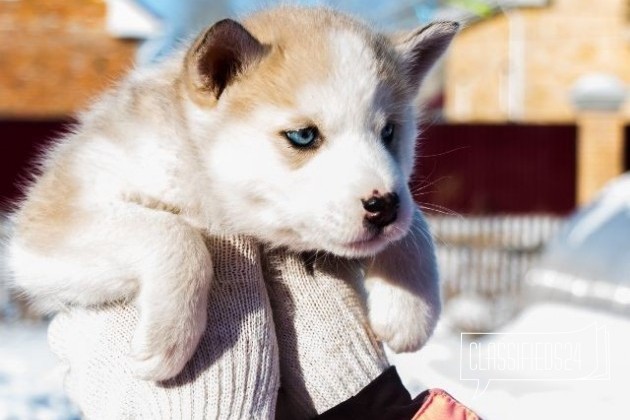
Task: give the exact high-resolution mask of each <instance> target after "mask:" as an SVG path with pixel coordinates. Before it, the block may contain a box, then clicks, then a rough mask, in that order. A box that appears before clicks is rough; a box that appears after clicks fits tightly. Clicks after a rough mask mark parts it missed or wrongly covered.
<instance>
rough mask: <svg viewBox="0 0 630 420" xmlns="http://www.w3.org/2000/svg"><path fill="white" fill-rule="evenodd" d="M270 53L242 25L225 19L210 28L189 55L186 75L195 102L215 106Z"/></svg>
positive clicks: (189, 51) (197, 40) (194, 45)
mask: <svg viewBox="0 0 630 420" xmlns="http://www.w3.org/2000/svg"><path fill="white" fill-rule="evenodd" d="M268 50H269V47H268V46H266V45H264V44H261V43H260V42H259V41H258V40H257V39H256V38H254V36H253V35H252V34H250V33H249V32H248V31H247V29H245V28H244V27H243V26H242V25H241V24H240V23H238V22H236V21H234V20H231V19H225V20H222V21H219V22H217V23H215V24H214V25H212V26H211V27H210V28H208V29H207V30H206V31H205V32H204V33H203V34H201V35H200V36H199V37H198V38H197V39H196V40H195V42H194V43H193V45H192V47H191V48H190V49H189V50H188V53H187V54H186V61H185V72H186V74H185V76H186V82H187V85H188V88H189V90H190V91H191V94H192V96H193V98H194V99H196V100H198V101H200V102H202V103H214V102H216V101H217V100H218V99H219V98H220V97H221V94H222V93H223V91H224V90H225V88H226V87H227V86H228V85H230V84H231V83H232V82H233V81H234V80H235V79H236V78H237V77H238V76H239V75H241V74H243V73H244V72H245V71H246V70H247V69H248V68H250V67H251V66H253V65H254V64H256V63H257V62H258V61H259V60H260V59H261V58H262V57H263V56H264V55H265V54H266V53H267V51H268Z"/></svg>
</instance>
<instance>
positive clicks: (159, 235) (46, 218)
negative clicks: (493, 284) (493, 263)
mask: <svg viewBox="0 0 630 420" xmlns="http://www.w3.org/2000/svg"><path fill="white" fill-rule="evenodd" d="M457 28H458V25H457V24H456V23H453V22H437V23H433V24H430V25H428V26H426V27H423V28H420V29H417V30H415V31H412V32H410V33H406V34H399V35H396V36H388V35H383V34H379V33H375V32H373V31H372V30H371V29H370V28H368V27H367V26H366V25H365V24H363V23H361V22H358V21H356V20H354V19H352V18H350V17H347V16H345V15H343V14H340V13H337V12H334V11H331V10H327V9H320V8H297V7H284V8H279V9H274V10H270V11H265V12H260V13H257V14H255V15H252V16H251V17H250V18H248V19H246V20H244V21H243V22H242V24H241V23H238V22H236V21H233V20H229V19H228V20H222V21H220V22H218V23H216V24H215V25H213V26H211V27H210V28H208V29H207V30H206V31H205V32H204V33H202V34H201V35H200V36H199V37H198V38H197V39H196V40H195V41H194V43H193V44H192V46H190V48H189V49H188V50H186V51H183V52H181V53H179V54H176V55H175V56H174V57H173V58H171V59H169V60H168V61H167V62H165V63H163V64H161V65H159V66H157V67H156V68H152V69H141V70H136V71H133V72H132V73H131V74H130V75H129V76H128V77H127V78H126V79H125V80H123V81H122V82H121V83H120V84H119V86H117V87H116V88H115V89H113V90H112V91H111V92H110V93H108V94H106V95H105V96H104V97H103V98H101V99H100V100H99V101H98V102H96V103H95V104H94V105H93V106H92V107H91V109H90V110H88V111H87V112H86V113H84V114H82V115H81V116H80V118H79V123H78V125H77V126H76V127H75V129H74V132H73V133H71V134H69V135H67V136H66V137H65V138H62V139H61V140H60V141H59V142H58V143H57V144H56V145H55V146H54V147H52V148H51V150H50V151H49V153H48V154H47V158H46V159H45V161H44V163H43V165H42V172H41V175H39V176H38V177H37V180H36V182H34V183H33V184H32V185H31V187H30V189H29V190H28V193H27V195H26V198H25V200H24V201H23V202H22V203H21V204H20V205H19V208H18V210H17V211H16V212H15V213H14V215H13V221H14V234H13V237H12V239H11V241H10V243H9V250H8V251H9V254H10V255H9V259H10V269H11V270H12V273H13V274H14V279H15V282H16V285H17V286H18V287H20V288H21V289H23V290H24V291H25V292H26V293H27V294H28V295H30V296H31V297H32V298H33V300H34V302H35V303H36V304H37V305H39V306H40V307H41V308H43V309H44V310H57V309H59V308H62V307H63V306H64V305H68V304H71V305H98V304H102V303H104V302H108V301H116V300H124V299H131V298H134V299H135V303H136V305H137V306H138V308H139V313H140V319H139V324H138V327H137V330H136V332H135V336H134V339H133V341H132V343H131V358H132V364H133V368H134V372H135V374H136V375H137V376H138V377H140V378H144V379H147V380H164V379H167V378H170V377H173V376H174V375H176V374H177V373H179V372H180V370H181V369H182V368H183V366H184V365H185V364H186V362H187V361H188V360H189V358H190V357H191V356H192V354H193V353H194V351H195V349H196V346H197V344H198V341H199V339H200V336H201V334H202V333H203V331H204V329H205V324H206V296H207V294H208V292H209V287H210V285H211V283H212V273H213V266H212V255H209V252H208V250H207V248H206V245H205V244H204V235H220V234H244V235H250V236H254V237H256V238H258V239H259V240H260V241H262V242H264V243H269V244H271V245H272V246H285V247H288V248H289V249H291V250H294V251H313V250H316V251H322V252H329V253H333V254H336V255H340V256H344V257H350V258H366V257H369V258H370V261H371V263H370V265H369V268H368V269H367V274H366V276H367V283H366V284H367V289H368V292H369V297H368V307H369V317H370V321H371V323H372V325H371V326H372V328H373V330H374V332H375V334H376V335H377V336H378V337H379V338H380V339H382V340H384V341H385V342H387V343H388V345H389V346H390V347H391V348H393V349H394V350H395V351H411V350H415V349H417V348H419V346H421V345H422V344H423V343H424V342H425V341H426V339H427V338H428V336H429V335H430V334H431V332H432V331H433V328H434V326H435V322H436V319H437V317H438V314H439V311H440V301H439V287H438V276H437V271H436V267H435V257H434V250H433V244H432V241H431V238H430V235H429V233H428V229H427V227H426V223H425V221H424V219H423V216H422V214H421V213H420V211H419V210H418V209H416V208H415V206H414V205H413V201H412V198H411V194H410V191H409V188H408V185H407V184H408V182H409V179H410V175H411V173H412V169H413V162H414V147H415V146H414V141H415V139H416V136H417V133H416V122H417V118H416V117H417V115H416V109H415V107H414V105H413V103H414V102H413V100H414V97H415V95H416V92H417V90H418V88H419V85H420V83H421V81H422V79H423V76H424V75H425V74H426V73H427V71H428V70H429V68H430V67H431V65H432V64H433V63H434V62H435V61H436V60H437V59H438V57H439V56H440V55H441V54H442V53H443V52H444V50H445V49H446V48H447V46H448V44H449V43H450V41H451V39H452V37H453V36H454V35H455V33H456V32H457Z"/></svg>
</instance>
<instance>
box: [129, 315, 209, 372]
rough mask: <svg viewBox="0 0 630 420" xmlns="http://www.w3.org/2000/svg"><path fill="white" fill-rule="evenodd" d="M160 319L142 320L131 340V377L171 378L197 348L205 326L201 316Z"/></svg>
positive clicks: (203, 318) (182, 367) (204, 320)
mask: <svg viewBox="0 0 630 420" xmlns="http://www.w3.org/2000/svg"><path fill="white" fill-rule="evenodd" d="M159 319H160V322H143V321H142V320H141V322H140V324H139V326H138V329H137V330H136V333H135V335H134V338H133V340H132V342H131V352H130V355H129V356H130V359H131V360H130V364H131V370H132V373H133V375H134V376H135V377H137V378H139V379H144V380H147V381H164V380H167V379H171V378H173V377H175V376H176V375H177V374H178V373H180V372H181V371H182V369H184V366H186V363H187V362H188V361H189V360H190V358H191V357H192V355H193V354H194V353H195V351H196V350H197V345H198V344H199V340H200V339H201V336H202V335H203V333H204V331H205V327H206V318H205V314H204V316H203V317H201V318H200V317H193V318H185V317H182V316H181V315H179V316H176V317H173V319H172V320H168V321H165V319H164V316H163V315H162V316H160V317H159Z"/></svg>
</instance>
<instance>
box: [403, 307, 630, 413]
mask: <svg viewBox="0 0 630 420" xmlns="http://www.w3.org/2000/svg"><path fill="white" fill-rule="evenodd" d="M498 333H499V334H491V335H486V336H479V337H476V338H475V337H468V336H464V339H463V340H462V337H461V336H458V335H453V334H452V333H449V332H446V331H444V329H443V330H442V331H438V332H437V334H436V335H435V336H434V337H433V338H432V339H431V341H430V342H429V344H427V346H425V348H423V349H422V350H420V351H419V352H418V353H413V354H406V355H390V359H391V360H392V361H393V363H394V364H396V365H397V367H398V371H399V373H400V375H401V377H402V378H403V382H405V384H406V385H407V387H408V388H409V390H410V391H411V393H412V394H414V395H415V394H417V393H418V392H420V391H422V390H424V389H426V388H442V389H445V390H447V391H448V392H449V393H451V394H452V395H453V396H454V397H455V398H457V399H458V400H460V401H461V402H463V403H464V404H466V405H468V406H469V407H471V408H473V409H475V410H476V411H477V412H478V413H479V414H480V415H482V416H483V418H484V419H486V420H488V419H489V420H492V419H497V420H499V419H509V420H520V419H523V420H524V419H528V420H529V419H543V420H546V419H550V420H551V419H572V420H581V419H584V420H586V419H594V418H601V419H618V418H630V414H629V410H628V396H627V392H628V389H630V357H628V355H629V354H630V319H628V318H625V317H621V316H617V315H613V314H609V313H605V312H597V311H594V310H591V309H583V308H580V307H576V306H568V305H562V304H555V303H554V304H552V303H543V304H538V305H536V306H532V307H530V308H528V309H526V310H525V311H524V312H523V313H522V314H521V315H520V316H519V317H518V318H517V319H515V320H514V321H513V322H511V323H510V324H508V325H506V326H505V327H504V328H502V329H501V330H500V331H498ZM471 338H474V340H473V342H472V343H471V340H470V339H471ZM462 343H463V346H462ZM491 343H492V345H490V344H491ZM461 347H463V351H460V348H461ZM484 347H485V349H484ZM477 350H482V351H479V352H477ZM567 350H568V351H567ZM519 351H520V353H519ZM502 362H505V363H504V364H503V365H502ZM519 362H520V364H519ZM511 363H512V365H510V364H511ZM460 377H462V378H478V379H479V380H480V385H479V386H480V389H479V391H477V381H474V380H460ZM486 384H487V389H486V390H485V392H484V391H483V388H484V386H485V385H486Z"/></svg>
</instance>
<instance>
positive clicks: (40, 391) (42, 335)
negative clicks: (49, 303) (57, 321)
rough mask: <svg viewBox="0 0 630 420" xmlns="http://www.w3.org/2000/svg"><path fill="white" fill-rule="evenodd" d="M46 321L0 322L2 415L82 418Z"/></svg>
mask: <svg viewBox="0 0 630 420" xmlns="http://www.w3.org/2000/svg"><path fill="white" fill-rule="evenodd" d="M62 379H63V378H62V375H61V371H60V370H59V369H58V368H57V366H56V359H55V356H54V355H53V354H52V353H51V352H50V350H49V349H48V345H47V343H46V325H44V324H31V323H20V324H10V325H6V324H0V419H2V420H14V419H15V420H68V419H77V418H79V415H78V411H77V410H76V409H75V408H74V407H73V406H72V405H71V404H70V402H69V401H68V399H67V398H66V396H65V394H64V392H63V387H62Z"/></svg>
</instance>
